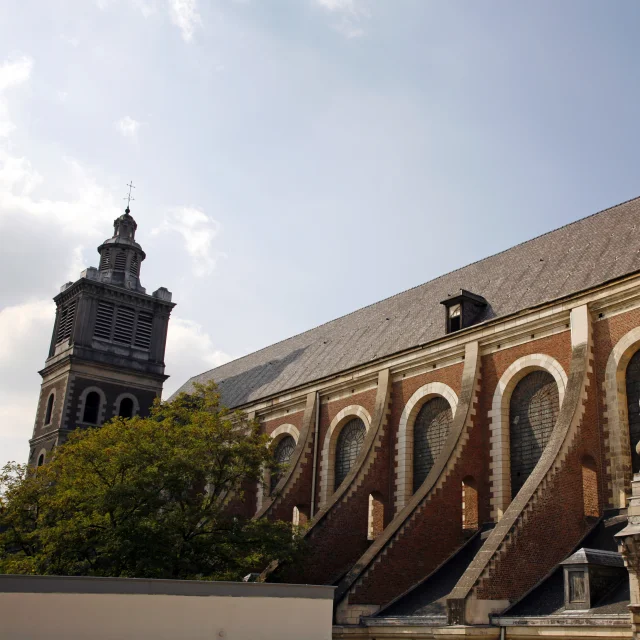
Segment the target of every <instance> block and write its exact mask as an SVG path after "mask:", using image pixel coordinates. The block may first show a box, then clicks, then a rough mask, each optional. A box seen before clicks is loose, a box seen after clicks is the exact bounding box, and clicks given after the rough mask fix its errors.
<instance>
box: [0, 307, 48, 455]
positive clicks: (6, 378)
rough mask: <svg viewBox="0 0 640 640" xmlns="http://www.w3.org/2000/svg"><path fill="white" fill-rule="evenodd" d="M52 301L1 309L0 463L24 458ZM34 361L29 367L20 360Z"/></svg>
mask: <svg viewBox="0 0 640 640" xmlns="http://www.w3.org/2000/svg"><path fill="white" fill-rule="evenodd" d="M54 316H55V305H54V303H53V302H52V301H51V300H35V301H30V302H25V303H23V304H19V305H16V306H12V307H5V308H4V309H2V310H0V452H1V453H2V455H1V456H0V466H1V465H3V464H4V463H5V462H6V461H7V460H17V461H18V462H26V459H27V454H28V445H27V440H28V439H29V438H30V437H31V433H32V431H33V419H34V417H35V412H36V405H37V401H38V385H39V376H38V374H37V369H38V368H39V366H42V364H44V358H45V356H46V354H47V350H48V346H49V340H50V338H51V331H52V329H53V319H54ZM31 362H34V363H35V362H37V363H38V364H37V365H35V366H34V367H33V368H32V369H28V368H27V367H25V366H20V363H31Z"/></svg>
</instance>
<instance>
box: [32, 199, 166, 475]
mask: <svg viewBox="0 0 640 640" xmlns="http://www.w3.org/2000/svg"><path fill="white" fill-rule="evenodd" d="M137 227H138V225H137V224H136V221H135V220H134V219H133V217H132V216H131V211H130V210H129V206H128V205H127V208H126V210H125V212H124V214H122V215H121V216H119V217H118V218H116V219H115V220H114V223H113V236H112V237H111V238H109V239H107V240H105V241H104V242H103V243H102V244H101V245H100V246H99V247H98V253H99V254H100V262H99V267H98V269H96V268H95V267H89V268H87V269H85V270H84V271H83V272H82V273H81V274H80V278H79V279H78V280H76V281H75V282H67V283H66V284H64V285H63V286H62V287H61V289H60V293H59V294H58V295H57V296H56V297H55V298H54V301H55V303H56V307H57V309H56V319H55V324H54V327H53V335H52V338H51V345H50V347H49V356H48V357H47V360H46V362H45V366H44V369H42V371H40V375H41V376H42V386H41V388H40V399H39V401H38V409H37V411H36V421H35V426H34V429H33V437H32V438H31V440H30V441H29V445H30V452H29V464H30V465H36V466H39V465H41V464H42V463H43V462H44V461H45V460H46V458H47V456H48V455H49V453H50V452H51V450H52V449H53V447H55V446H56V445H58V444H61V443H62V442H64V439H65V437H66V435H67V434H68V433H69V432H70V431H72V430H73V429H76V428H78V427H95V426H100V425H102V424H103V423H104V422H105V421H107V420H109V419H111V418H112V417H114V416H123V417H132V416H134V415H141V416H145V415H147V414H148V412H149V409H150V407H151V405H152V403H153V401H154V399H155V398H156V397H158V396H160V395H161V393H162V385H163V383H164V381H165V380H166V379H167V378H168V376H166V375H165V373H164V352H165V345H166V341H167V328H168V326H169V316H170V314H171V310H172V309H173V307H174V306H175V304H174V303H172V302H171V292H169V291H168V290H167V289H165V288H164V287H160V288H159V289H157V290H156V291H154V292H153V293H152V294H151V295H149V294H147V292H146V290H145V288H144V287H143V286H142V285H141V284H140V267H141V265H142V261H143V260H144V259H145V257H146V255H145V253H144V251H143V250H142V247H141V246H140V245H139V244H138V243H137V242H136V240H135V235H136V230H137Z"/></svg>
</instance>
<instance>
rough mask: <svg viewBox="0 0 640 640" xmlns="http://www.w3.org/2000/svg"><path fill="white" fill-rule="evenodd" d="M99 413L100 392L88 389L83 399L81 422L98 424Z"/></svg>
mask: <svg viewBox="0 0 640 640" xmlns="http://www.w3.org/2000/svg"><path fill="white" fill-rule="evenodd" d="M99 413H100V394H99V393H98V392H97V391H90V392H89V393H88V394H87V397H86V399H85V401H84V415H83V417H82V422H86V423H88V424H98V414H99Z"/></svg>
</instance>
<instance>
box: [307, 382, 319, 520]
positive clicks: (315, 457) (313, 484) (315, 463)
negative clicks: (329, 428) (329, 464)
mask: <svg viewBox="0 0 640 640" xmlns="http://www.w3.org/2000/svg"><path fill="white" fill-rule="evenodd" d="M319 430H320V392H319V391H316V420H315V427H314V431H313V472H312V473H313V475H312V476H311V510H310V513H309V520H313V516H314V515H315V510H316V468H317V466H318V431H319Z"/></svg>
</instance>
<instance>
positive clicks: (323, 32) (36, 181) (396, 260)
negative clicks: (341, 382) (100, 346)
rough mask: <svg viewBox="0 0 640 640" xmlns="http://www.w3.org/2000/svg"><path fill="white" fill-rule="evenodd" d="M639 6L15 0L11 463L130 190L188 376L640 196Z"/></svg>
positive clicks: (0, 156)
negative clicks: (71, 285)
mask: <svg viewBox="0 0 640 640" xmlns="http://www.w3.org/2000/svg"><path fill="white" fill-rule="evenodd" d="M639 22H640V4H638V3H637V2H636V1H635V0H626V1H625V0H618V1H617V2H615V3H603V2H590V1H588V0H579V1H575V2H572V1H570V0H562V2H557V0H556V1H553V2H552V1H544V0H543V1H538V2H535V3H533V2H511V1H499V0H486V1H484V2H468V1H466V2H459V1H456V0H446V1H445V0H441V1H438V2H436V1H435V0H243V1H240V0H236V1H234V0H207V1H205V0H66V1H62V0H59V1H57V0H49V1H48V2H37V1H36V0H4V2H3V3H2V7H1V8H0V232H1V233H2V236H1V237H2V246H3V251H2V252H0V267H2V270H3V273H4V278H3V287H2V296H1V297H0V463H2V462H3V461H4V460H7V459H16V460H19V461H24V460H25V458H26V454H27V440H28V438H29V437H30V435H31V431H32V428H33V420H34V414H35V408H36V402H37V397H38V389H39V380H40V378H39V376H38V374H37V371H38V370H39V369H41V368H42V366H43V364H44V358H45V355H46V352H47V348H48V343H49V339H50V335H51V328H52V318H53V305H52V303H51V298H52V297H53V296H54V295H55V294H56V292H57V291H58V288H59V286H60V285H61V284H62V283H63V282H66V281H67V280H74V279H76V278H77V277H78V275H79V272H80V270H81V269H82V268H84V267H85V266H89V265H96V263H97V260H96V257H97V254H96V252H95V248H96V247H97V246H98V244H99V243H100V242H101V240H103V239H104V238H106V237H108V236H110V235H111V229H112V226H111V225H112V221H113V219H114V218H115V217H116V216H117V215H118V213H119V212H120V210H121V209H122V207H123V201H122V197H123V196H124V195H125V192H126V188H125V183H127V182H128V181H129V180H130V179H133V181H134V183H135V184H136V185H137V188H136V189H135V192H134V196H135V198H136V200H135V202H134V203H133V204H132V213H133V214H134V216H135V218H136V220H137V221H138V240H139V241H140V243H141V244H142V246H143V248H144V249H145V250H146V252H147V260H146V261H145V263H144V264H143V267H142V283H143V285H144V286H146V287H147V289H148V290H149V291H152V290H154V289H156V288H157V287H159V286H166V287H168V288H169V289H170V290H171V291H173V293H174V300H175V301H176V302H177V303H178V306H177V307H176V309H175V312H174V318H173V319H172V322H171V330H170V336H169V344H168V350H167V359H166V363H167V373H169V374H170V375H171V378H170V380H169V382H168V383H167V387H166V390H167V391H168V392H170V391H172V390H174V389H175V388H176V387H177V386H178V385H180V384H182V383H183V382H184V381H185V380H186V378H187V377H189V376H190V375H193V374H196V373H199V372H201V371H203V370H205V369H209V368H211V367H213V366H215V365H217V364H220V363H222V362H224V361H226V360H228V359H230V358H234V357H238V356H241V355H244V354H246V353H248V352H250V351H254V350H256V349H259V348H261V347H263V346H266V345H268V344H270V343H273V342H275V341H278V340H281V339H284V338H286V337H288V336H290V335H293V334H295V333H298V332H301V331H304V330H306V329H308V328H311V327H313V326H315V325H318V324H320V323H322V322H326V321H328V320H331V319H333V318H335V317H337V316H339V315H342V314H344V313H348V312H350V311H353V310H355V309H357V308H359V307H361V306H364V305H366V304H370V303H372V302H375V301H377V300H380V299H382V298H384V297H386V296H389V295H392V294H394V293H397V292H399V291H402V290H404V289H407V288H409V287H412V286H415V285H418V284H420V283H422V282H425V281H427V280H429V279H431V278H433V277H435V276H437V275H440V274H442V273H444V272H447V271H450V270H452V269H455V268H457V267H460V266H463V265H465V264H467V263H469V262H472V261H474V260H477V259H480V258H482V257H485V256H487V255H490V254H492V253H495V252H497V251H500V250H502V249H505V248H508V247H509V246H511V245H513V244H515V243H518V242H521V241H523V240H526V239H528V238H531V237H533V236H535V235H538V234H540V233H544V232H545V231H548V230H550V229H553V228H556V227H558V226H561V225H563V224H566V223H568V222H571V221H573V220H576V219H578V218H581V217H583V216H585V215H588V214H590V213H594V212H596V211H598V210H600V209H603V208H606V207H608V206H612V205H614V204H616V203H618V202H621V201H624V200H627V199H629V198H632V197H635V196H637V195H640V189H639V188H638V179H637V174H638V168H637V166H638V163H637V160H636V157H637V150H638V149H639V148H640V144H639V142H640V140H639V138H640V126H639V124H638V116H637V114H638V107H637V105H638V104H639V102H640V82H639V80H640V78H639V75H640V67H639V66H638V59H639V57H640V56H639V54H640V44H639V41H638V38H637V31H638V25H639Z"/></svg>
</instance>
